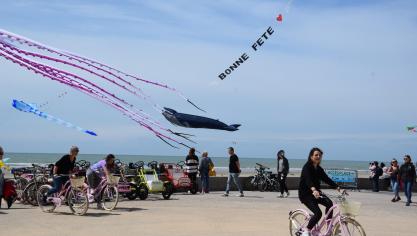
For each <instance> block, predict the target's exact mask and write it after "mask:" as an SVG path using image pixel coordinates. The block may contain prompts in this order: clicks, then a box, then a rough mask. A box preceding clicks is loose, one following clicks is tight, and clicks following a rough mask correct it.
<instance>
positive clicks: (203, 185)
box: [201, 172, 210, 193]
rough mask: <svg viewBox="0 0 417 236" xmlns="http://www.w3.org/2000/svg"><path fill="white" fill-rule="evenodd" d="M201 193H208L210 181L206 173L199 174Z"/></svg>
mask: <svg viewBox="0 0 417 236" xmlns="http://www.w3.org/2000/svg"><path fill="white" fill-rule="evenodd" d="M201 191H202V192H205V193H208V192H209V191H210V181H209V174H208V172H207V173H202V174H201Z"/></svg>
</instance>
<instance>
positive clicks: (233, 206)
mask: <svg viewBox="0 0 417 236" xmlns="http://www.w3.org/2000/svg"><path fill="white" fill-rule="evenodd" d="M330 191H331V190H330ZM221 194H222V193H221V192H215V193H210V194H208V195H207V194H206V195H195V196H193V195H187V194H177V195H174V196H173V198H172V200H168V201H166V200H162V198H161V197H160V196H152V197H150V198H149V199H148V200H146V201H140V200H135V201H128V200H124V201H122V202H120V203H119V205H118V208H117V209H116V210H115V211H113V212H105V211H101V210H96V209H95V208H90V209H89V211H88V214H87V215H86V216H81V217H80V216H73V215H71V214H70V212H69V209H68V207H66V206H62V207H61V208H58V209H57V210H56V213H51V214H47V213H43V212H41V211H40V210H39V209H38V208H34V207H29V206H24V205H20V204H15V205H14V206H13V207H12V208H11V209H10V210H5V209H0V230H1V235H3V234H4V235H30V236H37V235H42V236H49V235H51V236H52V235H53V236H56V235H60V236H66V235H72V236H76V235H80V236H81V235H82V236H85V235H103V236H107V235H112V236H122V235H141V236H143V235H149V236H162V235H163V236H166V235H170V236H175V235H178V236H187V235H193V236H213V235H216V236H230V235H254V236H255V235H256V236H261V235H289V231H288V212H289V211H290V210H291V209H295V208H300V207H302V205H301V204H300V203H299V201H298V198H297V196H296V192H295V191H292V192H291V197H290V198H286V199H279V198H277V197H276V196H277V194H276V193H260V192H246V193H245V194H246V196H245V197H244V198H239V197H235V196H234V195H233V193H232V195H231V196H230V197H228V198H225V197H222V196H221ZM351 199H353V200H356V201H360V202H362V204H363V207H362V209H361V215H360V216H358V217H357V218H356V219H357V220H358V221H359V222H360V223H361V224H362V225H363V227H364V228H365V231H366V233H367V235H371V236H373V235H378V236H382V235H386V236H395V235H401V236H407V235H409V236H415V235H417V225H416V222H417V204H415V203H413V204H412V206H410V207H405V206H404V205H405V204H404V202H399V203H391V202H390V200H391V193H387V192H386V193H384V192H383V193H371V192H359V193H358V192H353V193H351ZM2 205H3V206H4V203H3V204H2ZM93 206H94V207H95V205H93Z"/></svg>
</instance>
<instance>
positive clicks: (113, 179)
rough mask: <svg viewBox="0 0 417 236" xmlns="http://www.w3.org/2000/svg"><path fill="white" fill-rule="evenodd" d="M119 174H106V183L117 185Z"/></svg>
mask: <svg viewBox="0 0 417 236" xmlns="http://www.w3.org/2000/svg"><path fill="white" fill-rule="evenodd" d="M119 180H120V176H114V175H110V176H107V184H109V185H117V184H118V183H119Z"/></svg>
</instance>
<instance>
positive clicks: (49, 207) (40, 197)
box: [36, 184, 56, 213]
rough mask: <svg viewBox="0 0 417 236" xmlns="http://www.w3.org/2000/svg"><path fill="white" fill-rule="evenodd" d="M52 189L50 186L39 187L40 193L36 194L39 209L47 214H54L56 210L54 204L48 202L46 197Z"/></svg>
mask: <svg viewBox="0 0 417 236" xmlns="http://www.w3.org/2000/svg"><path fill="white" fill-rule="evenodd" d="M51 188H52V187H51V186H50V185H47V184H45V185H42V186H41V187H39V189H38V192H37V193H36V200H37V202H38V205H39V208H41V210H42V211H43V212H47V213H51V212H53V211H54V210H55V208H56V206H55V204H54V203H53V202H47V200H46V195H47V193H48V191H49V190H50V189H51Z"/></svg>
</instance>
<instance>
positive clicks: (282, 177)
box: [277, 150, 290, 198]
mask: <svg viewBox="0 0 417 236" xmlns="http://www.w3.org/2000/svg"><path fill="white" fill-rule="evenodd" d="M289 170H290V165H289V164H288V159H287V158H286V157H285V152H284V150H279V151H278V154H277V173H278V182H279V190H280V191H281V195H280V196H279V197H281V198H282V197H284V191H285V193H286V195H285V197H288V196H290V193H289V192H288V188H287V175H288V172H289Z"/></svg>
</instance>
